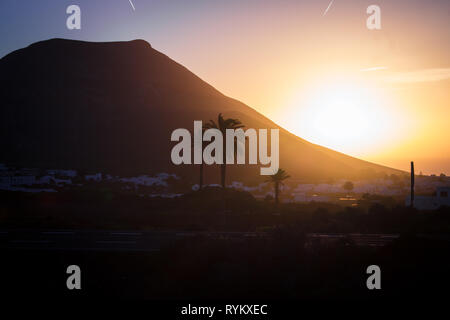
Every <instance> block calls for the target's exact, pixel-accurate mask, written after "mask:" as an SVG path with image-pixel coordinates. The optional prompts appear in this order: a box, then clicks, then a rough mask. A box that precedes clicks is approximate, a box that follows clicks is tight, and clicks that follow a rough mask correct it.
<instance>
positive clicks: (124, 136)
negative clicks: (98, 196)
mask: <svg viewBox="0 0 450 320" xmlns="http://www.w3.org/2000/svg"><path fill="white" fill-rule="evenodd" d="M219 113H223V115H224V116H225V117H232V118H238V119H239V120H240V121H241V122H242V123H243V124H244V125H245V126H246V127H248V128H255V129H259V128H267V129H268V128H279V129H280V166H281V167H282V168H284V169H285V170H286V171H287V172H288V173H289V174H290V175H291V177H292V178H291V179H293V180H301V181H305V182H307V181H310V182H312V181H321V180H323V181H325V180H329V179H340V178H349V179H351V178H358V177H362V176H367V175H374V174H383V173H386V174H392V173H399V172H400V171H397V170H394V169H391V168H387V167H383V166H379V165H376V164H372V163H369V162H366V161H362V160H359V159H356V158H353V157H350V156H347V155H345V154H342V153H339V152H335V151H333V150H330V149H327V148H324V147H321V146H318V145H315V144H312V143H309V142H307V141H305V140H303V139H301V138H299V137H297V136H295V135H293V134H291V133H289V132H288V131H286V130H284V129H282V128H280V127H279V126H278V125H276V124H275V123H273V122H272V121H270V120H269V119H268V118H266V117H264V116H263V115H261V114H260V113H258V112H257V111H255V110H254V109H252V108H250V107H248V106H247V105H245V104H243V103H241V102H239V101H237V100H234V99H232V98H229V97H227V96H225V95H223V94H221V93H220V92H219V91H218V90H216V89H215V88H213V87H212V86H210V85H209V84H207V83H206V82H204V81H202V80H201V79H200V78H199V77H197V76H196V75H195V74H193V73H192V72H190V71H189V70H187V69H186V68H185V67H183V66H182V65H180V64H178V63H176V62H175V61H173V60H171V59H170V58H168V57H167V56H166V55H164V54H162V53H160V52H158V51H157V50H155V49H153V48H152V47H151V46H150V44H149V43H147V42H145V41H143V40H134V41H130V42H109V43H91V42H82V41H73V40H63V39H52V40H48V41H42V42H38V43H34V44H32V45H30V46H29V47H27V48H24V49H20V50H17V51H14V52H12V53H10V54H8V55H7V56H5V57H3V58H2V59H1V60H0V122H1V126H0V148H1V154H0V163H7V164H10V165H15V166H23V167H33V168H50V169H78V170H81V171H86V172H88V171H89V172H108V173H111V174H117V175H122V176H124V175H137V174H155V173H158V172H169V173H177V174H178V175H180V176H182V177H185V178H186V179H189V180H193V179H197V178H196V177H197V175H198V171H197V168H198V166H193V165H181V166H174V165H173V164H172V163H171V160H170V150H171V149H172V147H173V145H174V143H173V142H171V141H170V135H171V132H172V131H173V130H174V129H176V128H187V129H192V127H193V121H194V120H203V121H208V120H209V119H217V115H218V114H219ZM259 168H260V165H239V166H238V165H230V166H229V167H228V169H227V180H228V181H229V182H230V181H234V180H240V181H248V182H250V181H253V182H258V181H261V179H265V177H261V176H260V175H259ZM208 170H209V172H208ZM208 170H207V174H206V175H205V176H206V179H207V182H209V183H212V182H215V183H218V182H219V169H218V167H217V166H212V167H210V168H208Z"/></svg>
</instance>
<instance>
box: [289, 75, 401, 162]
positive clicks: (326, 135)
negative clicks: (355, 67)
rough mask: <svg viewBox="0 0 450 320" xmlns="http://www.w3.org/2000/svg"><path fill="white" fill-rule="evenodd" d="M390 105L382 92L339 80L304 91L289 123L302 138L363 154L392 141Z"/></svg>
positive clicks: (292, 107) (295, 103)
mask: <svg viewBox="0 0 450 320" xmlns="http://www.w3.org/2000/svg"><path fill="white" fill-rule="evenodd" d="M389 109H390V104H389V101H388V99H387V98H386V94H385V93H383V92H382V91H381V90H379V89H376V88H374V87H373V88H372V87H368V86H364V85H363V84H362V83H358V82H345V81H336V82H330V83H326V84H322V85H318V86H316V87H314V88H310V89H309V90H307V92H305V91H302V92H300V93H299V94H298V96H297V97H296V98H295V99H294V101H293V103H292V106H291V107H290V108H289V112H288V113H289V114H288V115H287V117H286V118H288V121H287V122H285V123H286V126H287V128H288V129H289V130H291V131H293V132H294V133H296V134H297V135H298V136H300V137H302V138H304V139H306V140H308V141H310V142H313V143H316V144H320V145H323V146H326V147H329V148H331V149H334V150H337V151H341V152H344V153H349V154H352V155H361V154H369V153H372V152H373V151H374V150H373V149H374V148H376V147H377V146H378V145H379V144H380V143H382V142H383V141H385V140H388V139H389V135H390V132H391V129H392V117H391V116H390V113H389Z"/></svg>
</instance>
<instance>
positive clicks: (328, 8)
mask: <svg viewBox="0 0 450 320" xmlns="http://www.w3.org/2000/svg"><path fill="white" fill-rule="evenodd" d="M333 1H334V0H331V2H330V4H329V5H328V7H327V9H326V10H325V12H324V13H323V16H325V15H326V14H327V12H328V10H330V7H331V5H332V4H333ZM323 16H322V17H323Z"/></svg>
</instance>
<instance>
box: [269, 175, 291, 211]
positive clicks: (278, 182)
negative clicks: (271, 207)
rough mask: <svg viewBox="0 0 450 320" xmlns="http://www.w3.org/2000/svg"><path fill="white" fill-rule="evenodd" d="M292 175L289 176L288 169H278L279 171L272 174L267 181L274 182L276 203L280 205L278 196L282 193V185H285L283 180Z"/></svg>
mask: <svg viewBox="0 0 450 320" xmlns="http://www.w3.org/2000/svg"><path fill="white" fill-rule="evenodd" d="M290 177H291V176H288V175H287V173H286V171H284V170H283V169H281V168H280V169H278V171H277V173H275V174H274V175H272V176H270V178H269V179H268V180H267V181H266V182H271V183H273V186H274V190H275V204H276V205H278V196H279V194H280V186H282V185H283V181H284V180H286V179H287V178H290Z"/></svg>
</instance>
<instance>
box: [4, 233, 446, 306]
mask: <svg viewBox="0 0 450 320" xmlns="http://www.w3.org/2000/svg"><path fill="white" fill-rule="evenodd" d="M204 240H205V239H202V238H192V239H189V240H185V241H183V242H178V243H175V244H173V245H171V246H170V247H167V248H165V249H163V250H161V251H159V252H155V253H137V252H135V253H125V252H122V253H121V252H76V251H75V252H55V251H34V252H28V251H4V252H2V258H3V259H2V261H3V262H2V264H1V265H0V272H1V274H2V276H3V282H2V290H3V292H4V293H7V295H8V298H9V299H25V298H33V299H39V298H41V299H47V298H70V299H72V298H86V299H99V298H114V299H115V298H120V299H122V298H127V299H152V300H158V301H159V300H170V301H174V300H183V301H190V302H191V303H192V302H195V301H196V300H217V299H220V300H222V301H228V302H231V301H237V299H247V300H250V299H251V300H252V301H256V302H260V303H261V302H264V301H281V300H286V299H375V301H376V300H377V299H389V300H391V299H392V300H399V299H401V300H407V299H415V300H417V299H420V300H425V299H442V298H444V297H446V295H445V290H447V289H446V288H448V285H449V284H450V280H449V278H448V270H449V268H450V261H449V258H448V252H449V250H450V245H449V242H447V241H436V240H426V239H418V238H415V237H408V236H402V237H400V238H399V239H398V240H396V241H394V242H393V243H391V244H389V245H387V246H385V247H381V248H370V247H356V246H352V245H348V244H343V243H335V244H334V245H332V246H318V247H308V246H305V245H304V240H303V237H302V236H301V235H299V234H292V233H289V232H287V233H282V234H280V236H279V237H276V238H273V239H271V240H270V241H267V240H264V241H263V240H255V241H246V242H233V241H224V240H209V241H204ZM71 264H77V265H79V266H80V268H81V270H82V289H81V290H79V291H76V290H74V291H70V290H67V288H66V279H67V274H66V272H65V271H66V268H67V266H69V265H71ZM372 264H376V265H378V266H380V268H381V272H382V277H381V286H382V289H381V290H368V289H367V287H366V280H367V277H368V275H367V274H366V268H367V267H368V266H369V265H372ZM49 301H51V300H49Z"/></svg>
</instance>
